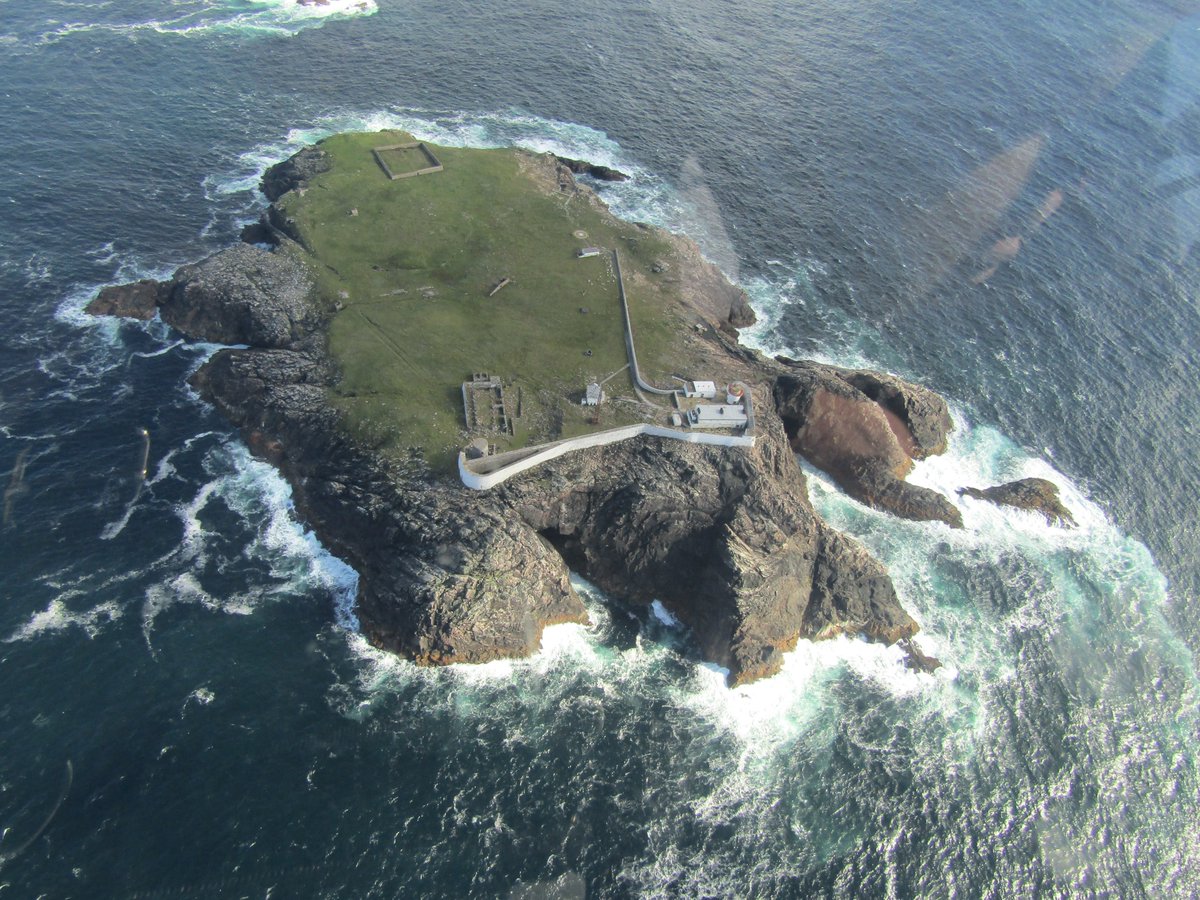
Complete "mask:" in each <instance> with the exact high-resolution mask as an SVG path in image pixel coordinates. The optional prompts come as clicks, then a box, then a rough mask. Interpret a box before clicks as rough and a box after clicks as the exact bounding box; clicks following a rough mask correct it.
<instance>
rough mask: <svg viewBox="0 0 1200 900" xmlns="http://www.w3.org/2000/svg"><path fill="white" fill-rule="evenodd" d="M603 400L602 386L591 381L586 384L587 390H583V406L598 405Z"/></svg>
mask: <svg viewBox="0 0 1200 900" xmlns="http://www.w3.org/2000/svg"><path fill="white" fill-rule="evenodd" d="M603 402H604V388H602V387H600V385H599V384H598V383H597V382H595V381H593V382H592V383H591V384H589V385H588V386H587V390H585V391H584V392H583V405H584V406H599V405H600V404H601V403H603Z"/></svg>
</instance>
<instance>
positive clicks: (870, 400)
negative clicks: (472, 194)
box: [95, 146, 959, 684]
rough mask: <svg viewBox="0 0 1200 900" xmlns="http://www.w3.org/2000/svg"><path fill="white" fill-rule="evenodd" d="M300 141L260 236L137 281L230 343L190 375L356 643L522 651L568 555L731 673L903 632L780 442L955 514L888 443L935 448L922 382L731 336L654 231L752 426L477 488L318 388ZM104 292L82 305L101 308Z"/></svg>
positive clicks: (729, 311)
mask: <svg viewBox="0 0 1200 900" xmlns="http://www.w3.org/2000/svg"><path fill="white" fill-rule="evenodd" d="M513 152H517V153H521V154H522V158H524V159H525V160H526V162H527V163H528V164H527V165H524V166H523V167H522V170H523V172H524V173H525V177H528V178H529V179H530V180H531V184H530V186H529V187H530V189H531V190H537V191H541V192H551V193H553V194H556V195H564V199H566V198H568V197H569V198H574V199H578V200H579V201H580V202H586V203H589V204H593V205H596V206H599V207H601V208H602V204H600V202H599V200H598V198H596V196H595V195H594V193H593V192H592V191H591V190H590V189H588V188H587V187H585V186H582V185H580V184H578V183H577V182H576V181H575V179H574V178H573V176H572V174H571V172H570V171H569V170H568V169H567V167H566V166H564V165H562V164H561V163H559V162H557V161H556V160H554V158H553V157H550V156H548V155H542V156H535V155H532V154H526V153H524V151H513ZM321 154H322V151H321V150H320V148H319V146H318V147H317V148H306V149H305V150H303V151H301V152H300V153H299V154H297V156H296V157H294V158H293V159H292V160H289V161H286V162H284V163H281V164H280V165H278V166H276V167H274V168H273V169H271V170H270V171H268V172H267V174H266V175H265V176H264V179H263V187H264V190H265V192H266V193H267V195H268V197H269V198H270V199H271V200H272V201H273V205H272V208H271V209H270V210H269V212H268V213H267V214H266V215H265V216H264V217H263V221H262V223H261V224H260V225H258V226H254V227H252V228H249V229H247V233H246V238H247V240H253V241H255V242H256V243H260V242H262V241H263V240H264V239H265V238H266V239H269V240H270V242H272V243H274V244H275V248H274V250H267V249H264V248H263V247H261V246H250V245H247V244H243V245H238V246H236V247H232V248H229V249H227V250H224V251H221V252H219V253H217V254H215V255H214V256H212V257H210V258H208V259H207V260H204V261H201V262H200V263H197V264H194V265H189V266H184V267H183V268H182V269H180V270H179V272H177V273H176V275H175V276H174V278H173V279H172V280H171V281H169V282H166V283H163V284H161V285H159V286H157V287H156V288H153V289H152V288H151V287H150V286H147V285H139V286H137V291H138V292H139V295H142V296H146V297H153V298H154V299H155V301H156V302H157V303H158V308H159V312H160V315H161V316H162V318H163V319H164V321H166V322H167V323H168V324H170V325H172V326H173V327H175V328H177V329H179V330H180V331H182V332H183V333H184V334H185V335H187V336H188V337H190V338H193V339H197V340H207V341H218V342H222V343H229V344H242V345H246V346H245V348H237V349H234V348H230V349H225V350H221V351H219V352H218V353H216V354H215V355H214V356H213V357H212V358H211V359H210V360H209V362H208V363H207V364H206V365H205V366H204V367H203V368H202V369H201V370H200V371H199V372H197V374H196V375H195V376H194V377H193V384H194V385H195V387H196V388H197V389H198V390H199V391H200V393H201V396H203V397H204V398H205V399H207V400H209V401H210V402H212V403H213V404H214V405H215V406H216V407H217V408H218V409H219V410H220V411H221V412H222V413H223V414H224V415H225V416H227V417H228V418H229V419H230V421H232V422H233V423H234V424H235V425H237V426H238V427H239V428H240V429H241V430H242V433H243V435H244V436H245V438H246V440H247V443H248V445H249V446H250V448H251V449H252V450H253V451H254V452H255V453H257V454H259V455H261V456H263V457H265V458H267V459H269V460H271V461H272V462H273V463H275V464H276V465H278V466H279V468H280V469H281V471H282V472H283V474H284V475H285V477H286V478H287V479H288V481H289V482H290V483H291V484H292V486H293V489H294V492H295V502H296V508H297V511H298V512H299V514H300V515H301V516H302V517H303V519H304V520H305V521H307V522H308V523H310V524H311V525H312V527H313V528H314V529H315V531H316V533H317V535H318V536H319V537H320V539H321V541H322V542H323V543H324V544H325V545H326V546H327V547H329V548H330V549H331V550H332V551H333V552H334V553H335V554H337V555H338V556H340V557H342V558H343V559H345V560H346V561H347V562H348V563H350V565H352V566H353V567H354V568H355V569H356V570H357V571H358V573H359V575H360V581H359V594H358V598H357V603H356V613H357V615H358V618H359V620H360V622H361V624H362V627H363V630H364V632H365V633H366V635H367V637H368V638H369V639H370V640H371V641H372V643H374V644H375V645H376V646H378V647H381V648H386V649H388V650H391V651H394V652H396V653H398V654H400V655H402V656H404V657H406V658H409V659H412V660H415V661H416V662H418V663H421V664H433V665H437V664H447V663H456V662H483V661H487V660H492V659H497V658H502V657H513V656H523V655H528V654H530V653H533V652H536V650H537V649H538V647H539V644H540V640H541V633H542V630H543V628H545V627H546V626H547V625H550V624H555V623H561V622H583V621H586V619H587V614H586V610H585V608H584V606H583V603H582V602H581V601H580V599H579V597H578V596H577V595H576V594H575V592H574V590H573V588H572V587H571V583H570V578H569V572H568V566H571V567H573V568H575V569H576V570H577V571H578V572H579V573H580V574H582V575H584V576H585V577H586V578H588V579H590V580H591V581H593V582H594V583H596V584H597V585H598V586H600V587H601V588H603V589H604V590H605V591H607V592H609V593H610V594H612V595H614V596H615V597H619V598H621V599H623V600H626V601H629V602H632V603H639V604H649V603H651V602H652V601H654V600H659V601H661V602H662V603H663V604H664V605H665V606H666V607H667V608H668V609H669V610H670V611H671V612H672V613H673V614H674V615H675V616H676V617H678V619H679V620H680V621H681V622H683V623H684V624H686V625H687V626H688V627H689V628H690V629H691V632H692V636H693V640H694V643H695V647H696V649H697V650H698V652H699V653H700V655H702V656H703V657H704V658H705V659H707V660H710V661H712V662H714V663H717V664H718V665H720V666H723V667H725V668H726V669H728V671H729V680H730V682H731V683H734V684H737V683H741V682H746V681H751V680H754V679H757V678H762V677H766V676H769V675H771V674H772V673H774V672H776V671H778V669H779V667H780V665H781V664H782V653H784V652H786V651H787V650H789V649H791V648H792V647H794V646H795V644H796V642H797V641H798V640H800V639H820V638H827V637H832V636H835V635H837V634H842V633H861V634H864V635H865V636H867V637H868V638H870V639H873V640H880V641H885V642H888V643H892V642H896V641H900V640H906V639H909V638H911V636H912V635H913V634H914V633H915V632H916V631H917V630H918V626H917V624H916V622H915V621H914V620H913V619H912V617H911V616H909V614H908V613H907V612H906V611H905V610H904V609H903V607H902V606H901V605H900V602H899V600H898V598H897V596H896V592H895V589H894V587H893V585H892V582H891V579H890V578H889V577H888V574H887V572H886V571H885V570H884V568H883V566H882V565H881V564H880V563H878V562H877V561H876V560H874V559H873V558H872V557H871V556H870V555H869V554H868V553H867V552H866V551H865V550H864V549H863V548H862V547H861V546H860V545H859V544H857V543H856V542H855V541H853V540H852V539H850V538H848V537H846V536H845V535H842V534H840V533H839V532H837V531H835V530H834V529H832V528H830V527H829V526H828V525H826V524H825V523H824V522H823V521H822V520H821V518H820V516H819V515H818V514H817V513H816V512H815V511H814V509H813V507H812V505H811V503H810V502H809V498H808V491H807V485H806V482H805V478H804V474H803V472H802V471H801V469H800V467H799V466H798V465H797V463H796V458H795V453H802V454H804V455H806V456H807V457H808V458H809V459H810V461H811V462H813V464H814V465H817V466H819V467H821V468H824V469H826V470H827V471H830V472H831V474H834V475H835V477H836V478H837V479H838V480H839V482H840V483H841V484H842V485H843V486H844V487H845V488H846V489H847V490H848V491H849V492H850V493H852V494H854V495H855V496H858V497H860V498H861V499H864V500H865V501H866V502H870V503H874V504H877V505H879V506H881V507H882V508H885V509H888V510H890V511H892V512H895V513H897V514H900V515H906V516H908V517H911V518H919V519H929V518H935V519H941V520H943V521H946V522H947V523H949V524H952V525H956V524H959V522H958V521H957V516H956V514H957V509H955V507H954V506H953V505H952V504H950V502H949V501H948V500H946V499H945V498H944V497H942V496H941V495H938V494H933V492H929V491H925V490H924V489H919V488H915V487H913V486H910V485H907V484H906V483H905V482H903V480H902V479H903V476H904V475H905V474H906V473H907V471H908V469H909V468H910V467H911V459H912V458H921V457H922V456H924V455H928V454H929V453H937V452H941V450H942V449H944V447H945V435H946V433H947V432H948V431H949V429H950V428H952V427H953V426H952V423H951V422H950V419H949V416H948V415H947V414H946V413H945V404H944V402H942V401H941V398H939V397H937V396H936V395H934V394H932V393H931V392H929V391H926V390H924V389H922V388H918V387H916V386H914V385H909V384H907V383H905V382H902V381H900V380H899V379H896V378H894V377H892V376H887V375H880V374H877V373H869V372H851V371H848V370H841V369H834V368H832V367H827V366H818V365H816V364H807V363H799V364H797V363H793V362H791V361H781V362H775V361H771V360H768V359H766V358H764V357H762V356H761V355H760V354H758V353H757V352H754V351H750V350H747V349H746V348H744V347H741V346H740V345H738V344H737V343H736V340H735V338H736V331H735V330H734V328H735V326H744V325H745V324H748V321H752V313H751V312H750V311H749V307H748V305H747V304H746V301H745V296H744V294H743V293H742V292H741V291H739V290H738V289H737V288H735V287H734V286H733V285H731V284H730V283H729V282H728V281H727V280H726V279H725V278H724V276H723V275H722V274H721V273H720V271H719V270H717V269H716V267H715V266H713V265H712V264H710V263H708V262H707V261H705V260H704V259H703V258H702V257H701V255H700V253H699V251H698V249H697V248H696V246H695V245H694V244H693V243H692V242H691V241H690V240H688V239H686V238H682V237H679V236H675V235H668V234H666V233H665V232H664V233H660V235H659V236H660V237H661V238H662V239H663V240H665V241H668V242H669V243H670V245H671V247H672V248H673V253H674V257H673V258H674V263H673V271H672V273H671V277H672V279H674V284H676V285H677V286H678V294H677V296H678V303H679V304H680V307H681V308H682V309H684V310H686V311H687V312H688V314H689V315H690V317H691V319H692V320H693V321H696V322H700V323H706V324H707V326H708V327H701V328H698V329H696V335H697V336H696V337H694V338H693V339H694V340H695V341H698V342H700V343H701V345H702V347H703V353H704V354H705V358H706V363H707V364H708V365H710V366H711V371H720V372H722V373H726V374H727V375H728V377H729V378H730V379H738V380H741V381H743V382H745V383H746V384H749V385H752V386H753V387H752V388H751V389H752V391H753V399H754V405H755V410H756V413H757V429H758V431H757V433H758V438H757V441H756V444H755V446H754V447H752V448H744V449H743V448H738V449H726V448H720V447H708V446H697V445H691V444H683V443H679V442H676V441H668V440H663V439H661V438H655V437H649V436H642V437H638V438H634V439H631V440H628V441H625V442H623V443H620V444H614V445H610V446H605V447H597V448H593V449H589V450H583V451H580V452H576V453H571V454H568V455H566V456H564V457H561V458H559V459H555V460H552V461H550V462H547V463H545V464H544V465H542V466H539V467H538V468H536V469H533V470H531V471H529V472H527V473H524V474H522V475H520V476H517V477H515V478H513V479H512V480H511V481H509V482H507V483H506V484H504V485H503V486H501V487H500V488H497V489H495V490H492V491H486V492H479V491H472V490H469V489H467V488H466V487H464V486H463V485H462V484H461V483H459V482H458V481H457V480H456V479H455V478H453V476H452V475H447V474H444V473H438V472H435V471H433V470H431V469H430V468H429V467H428V466H425V465H423V464H422V463H421V461H420V459H419V458H418V457H416V456H414V457H412V458H411V459H404V458H399V457H397V456H396V455H395V454H384V453H379V452H376V451H374V450H373V449H372V448H371V447H369V446H366V445H365V444H364V443H363V442H362V441H360V440H357V439H356V438H355V437H353V436H352V433H351V430H350V429H348V428H347V427H345V421H344V416H343V414H342V413H340V412H339V411H337V410H336V409H335V408H334V406H333V405H332V404H331V403H330V402H329V391H330V390H331V388H332V387H333V386H334V385H335V384H336V383H337V379H338V377H339V371H338V365H337V362H336V361H335V360H334V359H333V358H332V356H331V354H330V352H329V345H328V339H327V327H326V326H327V324H328V320H329V316H330V315H331V312H330V310H331V304H330V302H329V298H327V297H323V296H322V295H321V291H320V289H319V287H318V278H317V277H316V275H314V272H317V271H319V268H318V265H319V264H318V263H317V261H316V260H314V259H313V257H312V254H311V252H310V251H309V250H307V249H306V248H305V247H304V246H302V245H301V244H300V243H298V242H297V241H296V240H294V239H293V238H295V237H299V235H296V234H294V233H292V234H289V232H290V231H292V229H288V228H286V227H281V225H283V226H286V224H287V223H286V220H285V217H284V216H282V215H281V214H280V212H279V210H278V209H277V208H276V207H275V205H274V201H277V200H279V198H281V197H285V196H286V195H287V194H288V193H289V192H291V191H294V190H296V189H298V188H300V189H303V188H304V187H305V185H306V183H309V182H311V181H312V180H314V179H317V178H319V177H320V176H321V175H322V174H323V173H324V172H325V171H326V170H327V169H328V161H327V160H325V159H323V158H322V155H321ZM605 214H606V215H608V214H607V212H606V213H605ZM106 298H107V300H108V303H107V305H106V306H103V307H98V308H97V309H96V310H95V311H96V312H98V313H112V312H117V313H119V312H120V304H119V303H116V304H114V303H113V300H114V298H113V296H112V294H111V292H110V293H109V294H107V295H106ZM118 299H119V298H118ZM839 410H841V411H840V412H839ZM928 494H933V496H932V497H930V496H926V495H928ZM897 498H899V499H897ZM906 644H907V645H908V646H911V642H907V641H906ZM910 659H911V660H912V661H913V663H914V664H917V665H924V666H926V667H929V666H936V665H937V663H936V661H935V660H932V659H931V658H929V657H924V656H923V655H921V654H919V652H917V653H910Z"/></svg>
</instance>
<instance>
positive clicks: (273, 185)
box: [259, 144, 332, 203]
mask: <svg viewBox="0 0 1200 900" xmlns="http://www.w3.org/2000/svg"><path fill="white" fill-rule="evenodd" d="M331 165H332V163H331V162H330V161H329V154H327V153H326V152H325V151H324V150H322V149H321V146H320V145H319V144H314V145H313V146H311V147H305V148H304V149H303V150H301V151H300V152H299V153H296V154H294V155H293V156H290V157H289V158H287V159H285V160H284V161H283V162H281V163H276V164H275V165H273V166H271V168H269V169H267V171H266V172H264V173H263V177H262V181H260V182H259V188H260V189H261V190H262V192H263V194H265V195H266V198H267V199H268V200H270V201H271V202H272V203H274V202H275V201H276V200H278V199H279V198H280V197H282V196H283V195H284V194H286V193H287V192H288V191H292V190H295V189H296V188H298V187H303V186H304V185H305V183H307V182H308V181H310V180H311V179H313V178H316V177H317V176H318V175H321V174H323V173H325V172H328V171H329V167H330V166H331Z"/></svg>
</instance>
